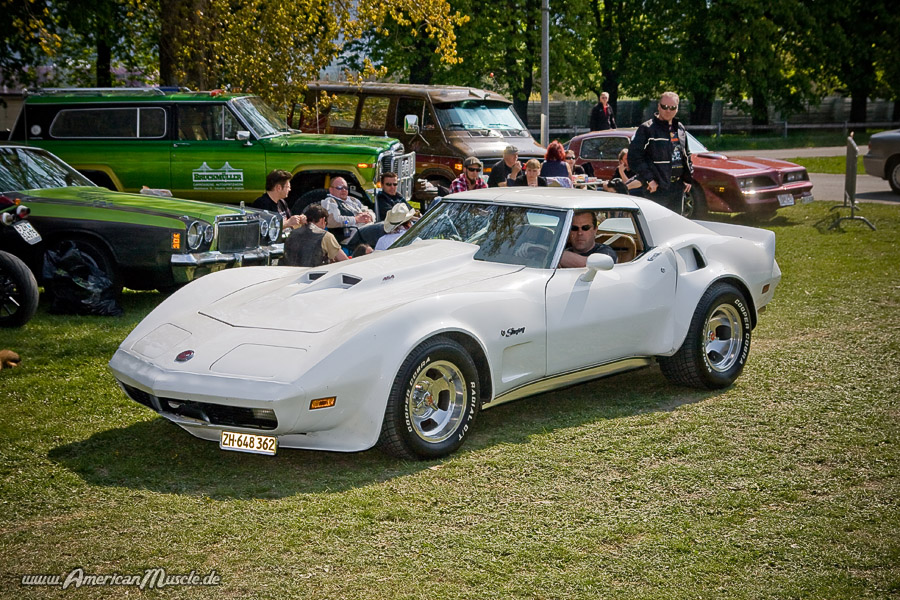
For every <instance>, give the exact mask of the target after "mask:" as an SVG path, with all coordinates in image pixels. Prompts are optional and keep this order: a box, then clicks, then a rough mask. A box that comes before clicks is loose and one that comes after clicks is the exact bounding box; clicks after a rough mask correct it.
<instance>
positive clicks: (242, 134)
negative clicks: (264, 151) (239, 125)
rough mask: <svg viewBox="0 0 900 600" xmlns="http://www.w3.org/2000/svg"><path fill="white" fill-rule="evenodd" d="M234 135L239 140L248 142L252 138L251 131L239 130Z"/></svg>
mask: <svg viewBox="0 0 900 600" xmlns="http://www.w3.org/2000/svg"><path fill="white" fill-rule="evenodd" d="M234 137H235V139H236V140H237V141H239V142H246V141H247V140H249V139H250V132H249V131H238V132H237V133H236V134H235V136H234Z"/></svg>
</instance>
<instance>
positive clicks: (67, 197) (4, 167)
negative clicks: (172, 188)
mask: <svg viewBox="0 0 900 600" xmlns="http://www.w3.org/2000/svg"><path fill="white" fill-rule="evenodd" d="M0 196H6V197H7V198H8V199H10V200H13V201H15V200H16V199H18V200H20V201H21V202H22V203H23V204H25V205H27V206H28V208H29V209H31V215H30V217H29V219H28V220H29V222H31V224H32V225H33V226H34V228H35V229H37V231H38V232H39V233H40V234H41V237H42V238H43V241H42V242H41V243H39V244H36V245H34V246H29V245H27V244H25V243H24V242H22V241H21V240H18V241H17V240H16V238H15V237H14V236H11V235H10V236H6V237H3V238H0V247H2V248H3V250H5V251H7V252H9V253H11V254H15V255H16V256H18V257H19V258H21V259H22V260H23V261H24V262H25V263H26V264H28V266H29V267H30V268H31V270H32V271H33V272H34V273H35V275H37V276H38V278H40V275H41V266H42V263H43V257H44V253H45V252H46V251H47V250H54V251H57V250H59V249H60V248H62V246H63V244H66V245H68V243H69V242H72V243H74V244H75V245H76V247H77V248H78V249H79V250H81V251H82V252H83V253H85V254H87V255H88V256H90V257H91V258H93V259H94V262H96V263H97V265H98V266H99V267H100V268H101V269H102V270H103V271H104V272H105V273H106V275H107V276H108V277H109V278H110V279H111V280H112V281H113V283H114V285H115V286H116V287H122V286H125V287H129V288H132V289H138V290H143V289H161V290H165V289H170V288H172V287H174V286H177V285H180V284H182V283H187V282H189V281H192V280H194V279H196V278H197V277H200V276H201V275H204V274H206V273H210V272H213V271H218V270H221V269H224V268H226V267H238V266H242V265H249V264H255V265H267V264H271V263H272V262H273V261H274V260H276V259H277V258H279V257H280V256H281V255H282V254H283V251H284V244H283V243H281V229H282V223H281V217H280V216H279V215H275V214H271V213H268V212H264V211H257V210H254V209H244V208H243V207H241V208H238V207H231V206H223V205H218V204H210V203H207V202H199V201H194V200H181V199H178V198H171V197H159V196H149V195H145V194H123V193H119V192H112V191H110V190H107V189H105V188H102V187H98V186H96V185H94V184H93V183H91V182H90V181H88V180H87V179H86V178H85V177H84V176H83V175H81V174H80V173H79V172H78V171H76V170H74V169H72V168H71V167H70V166H69V165H67V164H66V163H64V162H63V161H61V160H60V159H59V158H57V157H56V156H54V155H52V154H50V153H49V152H47V151H45V150H42V149H40V148H29V147H25V146H16V145H2V146H0ZM0 233H2V232H0Z"/></svg>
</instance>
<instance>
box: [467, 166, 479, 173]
mask: <svg viewBox="0 0 900 600" xmlns="http://www.w3.org/2000/svg"><path fill="white" fill-rule="evenodd" d="M466 170H467V171H475V172H476V173H477V172H479V171H481V169H479V168H478V167H466Z"/></svg>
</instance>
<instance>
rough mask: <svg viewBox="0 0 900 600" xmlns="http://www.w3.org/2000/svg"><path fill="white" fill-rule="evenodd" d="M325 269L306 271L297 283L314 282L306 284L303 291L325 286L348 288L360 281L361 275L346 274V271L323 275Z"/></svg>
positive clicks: (319, 288)
mask: <svg viewBox="0 0 900 600" xmlns="http://www.w3.org/2000/svg"><path fill="white" fill-rule="evenodd" d="M326 275H328V272H327V271H310V272H308V273H306V274H305V275H304V276H303V278H302V279H300V281H298V282H297V283H308V284H314V285H310V286H308V287H307V288H306V289H305V290H304V291H314V290H321V289H325V288H340V289H343V290H349V289H350V288H352V287H353V286H354V285H356V284H357V283H359V282H361V281H362V277H357V276H355V275H348V274H347V273H337V274H335V275H334V276H332V277H325V276H326Z"/></svg>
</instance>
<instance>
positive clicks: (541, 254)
mask: <svg viewBox="0 0 900 600" xmlns="http://www.w3.org/2000/svg"><path fill="white" fill-rule="evenodd" d="M565 216H566V211H563V210H550V209H542V208H531V207H523V206H501V205H496V204H481V203H476V202H452V201H449V202H448V201H443V202H441V203H439V204H438V205H437V206H435V207H434V208H433V209H432V210H430V211H428V212H427V213H426V214H425V216H424V217H422V219H420V220H419V221H418V222H417V223H416V224H415V225H413V227H412V228H411V229H410V230H409V231H407V232H406V233H405V234H403V237H401V238H400V239H398V240H397V241H396V242H394V244H393V245H392V246H391V248H398V247H400V246H406V245H408V244H411V243H412V242H414V241H416V240H436V239H441V240H456V241H460V242H466V243H469V244H475V245H476V246H478V252H476V253H475V260H483V261H487V262H496V263H503V264H509V265H522V266H525V267H536V268H541V269H548V268H550V262H551V261H552V260H553V255H554V250H555V248H556V246H557V244H558V242H559V238H560V236H561V235H562V226H563V223H564V222H565Z"/></svg>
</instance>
